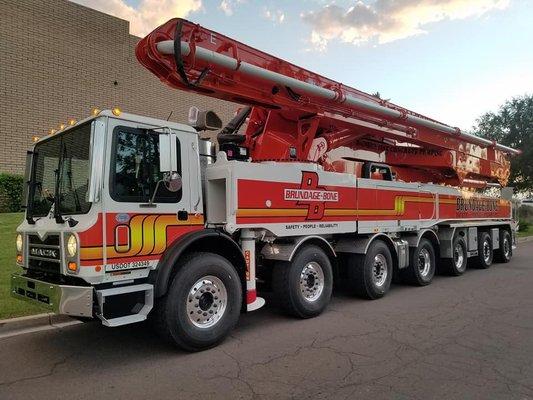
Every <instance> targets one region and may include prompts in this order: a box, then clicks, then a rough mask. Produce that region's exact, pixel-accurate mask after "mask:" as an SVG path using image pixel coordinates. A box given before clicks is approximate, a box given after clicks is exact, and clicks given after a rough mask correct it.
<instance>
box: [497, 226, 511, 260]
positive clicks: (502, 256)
mask: <svg viewBox="0 0 533 400" xmlns="http://www.w3.org/2000/svg"><path fill="white" fill-rule="evenodd" d="M494 257H495V260H496V262H499V263H508V262H509V261H511V258H512V257H513V244H512V241H511V234H510V233H509V231H508V230H506V229H502V230H500V248H499V249H498V250H496V251H495V252H494Z"/></svg>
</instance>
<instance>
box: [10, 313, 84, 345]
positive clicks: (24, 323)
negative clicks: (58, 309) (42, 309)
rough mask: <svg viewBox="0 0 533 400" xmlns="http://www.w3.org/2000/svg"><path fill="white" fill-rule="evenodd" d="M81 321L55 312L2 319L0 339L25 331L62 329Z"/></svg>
mask: <svg viewBox="0 0 533 400" xmlns="http://www.w3.org/2000/svg"><path fill="white" fill-rule="evenodd" d="M81 323H82V322H81V321H78V320H75V319H72V318H70V317H68V316H66V315H56V314H53V313H45V314H37V315H29V316H27V317H18V318H9V319H2V320H0V339H4V338H8V337H11V336H17V335H22V334H25V333H31V332H39V331H44V330H49V329H60V328H64V327H66V326H71V325H77V324H81Z"/></svg>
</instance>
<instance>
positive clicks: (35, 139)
mask: <svg viewBox="0 0 533 400" xmlns="http://www.w3.org/2000/svg"><path fill="white" fill-rule="evenodd" d="M31 140H33V141H34V142H38V141H39V136H34V137H32V138H31Z"/></svg>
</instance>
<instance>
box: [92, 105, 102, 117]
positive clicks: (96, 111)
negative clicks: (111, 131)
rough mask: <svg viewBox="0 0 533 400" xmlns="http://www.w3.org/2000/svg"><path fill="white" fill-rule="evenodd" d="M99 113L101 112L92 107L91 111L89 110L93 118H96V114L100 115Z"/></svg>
mask: <svg viewBox="0 0 533 400" xmlns="http://www.w3.org/2000/svg"><path fill="white" fill-rule="evenodd" d="M100 111H102V110H100V109H99V108H98V107H93V109H92V110H91V115H92V116H93V117H97V116H98V114H100Z"/></svg>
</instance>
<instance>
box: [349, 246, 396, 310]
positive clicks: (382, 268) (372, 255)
mask: <svg viewBox="0 0 533 400" xmlns="http://www.w3.org/2000/svg"><path fill="white" fill-rule="evenodd" d="M348 262H349V265H348V280H349V283H350V287H351V289H352V290H353V292H354V293H355V294H356V295H358V296H360V297H363V298H366V299H370V300H375V299H379V298H381V297H383V296H384V295H385V294H386V293H387V292H388V291H389V289H390V284H391V280H392V274H393V264H392V255H391V252H390V250H389V247H388V246H387V245H386V244H385V243H384V242H383V241H381V240H375V241H374V242H372V243H371V244H370V246H369V248H368V251H367V253H366V254H365V255H358V254H352V255H351V256H350V257H349V259H348Z"/></svg>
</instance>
